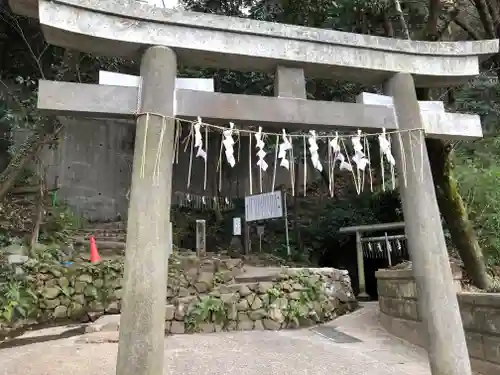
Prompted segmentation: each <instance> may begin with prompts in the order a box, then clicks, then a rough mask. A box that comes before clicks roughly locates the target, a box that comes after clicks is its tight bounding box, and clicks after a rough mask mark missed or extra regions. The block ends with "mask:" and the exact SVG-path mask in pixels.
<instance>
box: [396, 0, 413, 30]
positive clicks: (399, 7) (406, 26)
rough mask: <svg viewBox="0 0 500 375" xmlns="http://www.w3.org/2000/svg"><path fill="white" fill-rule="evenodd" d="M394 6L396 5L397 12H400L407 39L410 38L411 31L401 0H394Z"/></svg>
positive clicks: (400, 19)
mask: <svg viewBox="0 0 500 375" xmlns="http://www.w3.org/2000/svg"><path fill="white" fill-rule="evenodd" d="M394 6H395V7H396V12H397V13H398V18H399V23H400V24H401V28H402V29H403V33H404V36H405V38H406V39H411V38H410V31H409V30H408V25H407V24H406V21H405V15H404V13H403V9H401V3H400V2H399V0H394Z"/></svg>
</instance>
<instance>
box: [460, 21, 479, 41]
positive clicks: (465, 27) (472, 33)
mask: <svg viewBox="0 0 500 375" xmlns="http://www.w3.org/2000/svg"><path fill="white" fill-rule="evenodd" d="M453 22H455V24H457V26H460V27H461V28H462V29H463V30H464V31H465V32H466V33H467V35H469V37H470V38H471V39H472V40H481V35H479V34H478V33H477V32H476V30H474V29H473V28H472V27H471V26H470V25H469V24H467V22H465V20H463V19H461V17H458V16H457V17H455V19H454V20H453Z"/></svg>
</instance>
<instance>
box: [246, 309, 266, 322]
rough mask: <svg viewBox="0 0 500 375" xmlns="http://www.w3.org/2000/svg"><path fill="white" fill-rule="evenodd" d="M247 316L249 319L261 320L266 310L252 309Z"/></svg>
mask: <svg viewBox="0 0 500 375" xmlns="http://www.w3.org/2000/svg"><path fill="white" fill-rule="evenodd" d="M248 316H249V318H250V319H251V320H261V319H263V318H265V317H266V316H267V312H266V310H264V309H258V310H254V311H250V312H249V313H248Z"/></svg>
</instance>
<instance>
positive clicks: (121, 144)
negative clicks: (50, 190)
mask: <svg viewBox="0 0 500 375" xmlns="http://www.w3.org/2000/svg"><path fill="white" fill-rule="evenodd" d="M61 121H62V122H63V123H64V125H65V127H64V130H63V131H62V132H61V135H60V138H61V141H60V143H59V144H58V146H57V147H56V148H54V149H49V148H46V149H45V150H44V152H43V153H42V160H43V164H44V165H45V166H46V167H48V170H47V180H48V181H47V182H48V184H49V185H53V184H55V183H56V182H57V183H58V184H59V186H60V190H59V193H58V199H60V200H61V201H65V202H66V203H68V204H69V206H70V207H71V208H72V209H73V211H74V212H75V213H76V214H79V215H82V216H84V217H85V218H87V219H90V220H92V221H109V220H117V219H120V218H121V219H126V217H127V210H128V199H127V192H128V190H129V188H130V181H131V173H132V161H133V156H134V134H135V124H134V123H133V122H131V121H126V120H102V119H70V118H61ZM188 133H189V127H188V126H184V128H183V135H182V137H181V141H184V140H185V138H186V137H187V135H188ZM220 137H221V135H220V133H210V135H209V160H210V161H209V163H208V171H207V189H206V190H204V179H205V173H204V171H205V164H204V162H203V160H202V159H200V158H194V160H193V162H192V172H191V182H190V187H189V188H188V187H187V180H188V170H189V159H190V147H186V151H185V150H184V148H185V145H186V144H184V143H182V144H181V147H180V151H179V157H178V162H177V163H176V164H174V171H173V184H172V190H173V193H174V195H175V192H184V193H190V194H195V195H200V196H203V195H204V196H207V197H210V196H216V195H218V192H217V185H218V183H219V172H218V171H217V165H218V159H219V153H220ZM241 138H242V141H241V144H240V145H236V146H235V150H237V151H236V152H237V153H238V155H239V160H240V161H239V163H238V164H237V166H236V167H235V168H231V167H229V165H228V164H227V163H226V162H225V160H224V161H223V166H222V177H221V181H222V186H221V193H220V194H221V196H222V197H229V198H235V197H243V196H245V194H248V193H249V171H248V158H249V156H248V137H241ZM24 139H25V135H24V134H19V135H18V136H17V142H22V141H23V140H24ZM187 145H188V146H189V144H188V142H187ZM273 158H274V154H273V153H269V154H268V155H267V157H266V161H267V162H268V164H269V169H268V170H267V171H266V173H264V174H263V189H264V191H271V185H272V179H273V168H274V164H273ZM252 160H256V156H255V153H254V154H253V155H252ZM253 165H254V168H253V179H252V180H253V181H252V182H253V193H254V194H255V193H257V192H258V191H259V172H258V167H257V165H256V164H255V163H253ZM238 166H239V167H238ZM302 170H303V167H302V164H301V165H300V166H299V180H300V181H303V177H300V176H303V172H302ZM317 177H318V175H317V174H315V173H308V180H309V182H312V181H314V180H315V179H316V178H317ZM289 183H290V175H289V172H288V171H287V170H286V169H284V168H278V169H277V170H276V186H279V185H281V184H287V186H288V185H289ZM173 203H174V204H175V199H173Z"/></svg>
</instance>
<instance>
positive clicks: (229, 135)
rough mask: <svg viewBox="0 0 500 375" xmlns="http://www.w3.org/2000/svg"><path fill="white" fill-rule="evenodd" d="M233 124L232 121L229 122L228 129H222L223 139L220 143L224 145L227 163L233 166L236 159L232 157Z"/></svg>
mask: <svg viewBox="0 0 500 375" xmlns="http://www.w3.org/2000/svg"><path fill="white" fill-rule="evenodd" d="M233 132H234V124H233V123H232V122H230V123H229V129H227V130H224V131H223V133H222V135H223V137H224V140H223V141H222V144H223V145H224V153H225V154H226V160H227V163H228V164H229V165H230V166H231V168H233V167H234V166H235V164H236V160H235V159H234V139H233Z"/></svg>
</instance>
